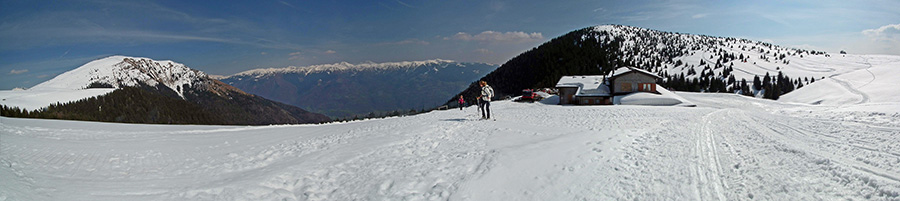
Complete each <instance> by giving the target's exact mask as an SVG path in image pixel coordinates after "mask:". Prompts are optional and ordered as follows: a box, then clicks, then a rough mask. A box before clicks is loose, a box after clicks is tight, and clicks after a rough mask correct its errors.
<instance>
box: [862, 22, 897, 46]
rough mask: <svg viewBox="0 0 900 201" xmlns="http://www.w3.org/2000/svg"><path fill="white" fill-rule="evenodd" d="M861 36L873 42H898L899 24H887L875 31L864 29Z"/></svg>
mask: <svg viewBox="0 0 900 201" xmlns="http://www.w3.org/2000/svg"><path fill="white" fill-rule="evenodd" d="M862 34H863V35H866V36H867V37H869V38H871V39H874V40H887V41H893V42H900V24H889V25H884V26H881V27H878V28H877V29H866V30H863V31H862Z"/></svg>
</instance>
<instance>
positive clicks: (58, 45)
mask: <svg viewBox="0 0 900 201" xmlns="http://www.w3.org/2000/svg"><path fill="white" fill-rule="evenodd" d="M601 24H622V25H629V26H638V27H643V28H649V29H656V30H661V31H671V32H681V33H691V34H704V35H712V36H726V37H738V38H748V39H753V40H762V41H766V42H771V43H774V44H777V45H782V46H788V47H799V48H805V49H815V50H819V51H827V52H837V51H840V50H847V51H848V52H850V53H858V54H892V55H900V1H895V0H887V1H690V0H677V1H642V0H637V1H583V0H572V1H542V0H536V1H500V0H478V1H446V0H366V1H307V0H302V1H301V0H260V1H206V0H198V1H181V0H175V1H120V0H92V1H10V0H0V78H2V79H0V89H12V88H14V87H31V86H33V85H36V84H38V83H40V82H43V81H46V80H49V79H51V78H53V77H54V76H56V75H58V74H60V73H63V72H65V71H68V70H71V69H74V68H76V67H78V66H80V65H83V64H84V63H87V62H89V61H91V60H94V59H98V58H102V57H106V56H110V55H127V56H140V57H149V58H153V59H159V60H174V61H176V62H180V63H184V64H186V65H187V66H188V67H191V68H194V69H198V70H202V71H204V72H207V73H209V74H218V75H229V74H233V73H237V72H240V71H244V70H249V69H253V68H269V67H286V66H306V65H313V64H324V63H336V62H342V61H346V62H351V63H359V62H367V61H372V62H389V61H409V60H426V59H436V58H440V59H451V60H457V61H467V62H488V63H496V64H502V63H503V62H505V61H507V60H509V59H510V58H512V57H514V56H515V55H518V54H519V53H521V52H523V51H526V50H528V49H531V48H533V47H536V46H537V45H540V44H541V43H543V42H546V41H548V40H550V39H552V38H554V37H557V36H560V35H562V34H565V33H568V32H570V31H572V30H575V29H580V28H584V27H588V26H594V25H601Z"/></svg>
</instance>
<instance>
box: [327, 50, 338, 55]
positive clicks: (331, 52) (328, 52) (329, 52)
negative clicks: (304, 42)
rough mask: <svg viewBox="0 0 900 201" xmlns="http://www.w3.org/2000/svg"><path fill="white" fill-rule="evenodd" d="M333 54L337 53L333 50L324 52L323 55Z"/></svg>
mask: <svg viewBox="0 0 900 201" xmlns="http://www.w3.org/2000/svg"><path fill="white" fill-rule="evenodd" d="M334 53H337V52H336V51H334V50H327V51H325V54H334Z"/></svg>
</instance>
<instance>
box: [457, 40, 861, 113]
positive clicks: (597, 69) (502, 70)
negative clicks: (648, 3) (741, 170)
mask: <svg viewBox="0 0 900 201" xmlns="http://www.w3.org/2000/svg"><path fill="white" fill-rule="evenodd" d="M827 57H830V55H828V54H826V53H824V52H819V51H809V50H801V49H795V48H785V47H780V46H776V45H772V44H769V43H765V42H759V41H751V40H747V39H736V38H728V37H713V36H705V35H692V34H682V33H672V32H662V31H656V30H649V29H644V28H638V27H630V26H623V25H601V26H595V27H587V28H583V29H579V30H575V31H572V32H569V33H567V34H565V35H562V36H559V37H557V38H554V39H552V40H550V41H548V42H546V43H544V44H541V45H540V46H538V47H536V48H533V49H531V50H528V51H525V52H524V53H522V54H519V55H518V56H516V57H514V58H512V59H510V60H509V61H507V62H506V63H504V64H503V65H501V66H500V67H499V68H497V70H495V71H493V72H491V73H489V74H488V75H486V76H485V77H483V78H481V79H480V80H485V81H487V82H488V83H489V84H490V85H492V86H493V88H494V90H495V92H496V94H497V95H496V96H495V97H496V98H504V97H508V96H517V95H519V94H520V93H521V90H522V89H528V88H547V87H554V86H555V85H556V82H557V81H559V78H560V77H561V76H565V75H608V74H610V73H611V72H612V71H613V70H614V69H616V68H619V67H625V66H633V67H637V68H640V69H644V70H647V71H650V72H653V73H656V74H658V75H660V76H661V77H663V78H664V79H663V80H661V82H660V83H658V84H660V85H661V86H663V87H666V88H669V89H673V90H679V91H692V92H728V93H738V94H743V95H748V96H756V97H763V98H768V99H778V97H779V96H780V95H781V94H785V93H788V92H790V91H792V90H794V89H796V88H799V87H802V86H804V85H808V84H809V83H811V82H814V81H815V80H816V79H822V78H824V77H825V76H830V75H834V74H835V73H839V72H835V71H834V70H833V69H816V68H817V67H815V66H814V65H809V64H810V63H811V62H813V61H811V60H809V59H810V58H819V59H821V58H827ZM795 61H796V62H795ZM829 70H830V71H829ZM848 70H849V69H848ZM791 76H795V77H791ZM753 80H759V81H758V82H755V84H754V82H753ZM479 90H480V89H479V87H478V85H477V84H476V83H475V82H472V83H471V84H470V85H469V88H467V89H466V90H464V91H462V92H460V93H459V94H457V95H454V96H451V99H450V100H449V101H447V102H446V104H447V105H455V103H454V102H455V100H456V99H455V98H456V97H458V96H459V95H463V96H464V97H465V98H466V99H467V101H473V100H474V99H475V97H477V96H478V93H479Z"/></svg>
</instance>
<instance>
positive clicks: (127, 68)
mask: <svg viewBox="0 0 900 201" xmlns="http://www.w3.org/2000/svg"><path fill="white" fill-rule="evenodd" d="M204 78H207V75H206V74H205V73H203V72H200V71H198V70H194V69H191V68H188V67H187V66H185V65H184V64H180V63H177V62H174V61H169V60H161V61H155V60H153V59H150V58H143V57H128V56H110V57H106V58H102V59H98V60H94V61H91V62H89V63H87V64H84V65H82V66H81V67H78V68H76V69H73V70H71V71H68V72H65V73H63V74H60V75H58V76H56V77H55V78H53V79H51V80H49V81H46V82H43V83H41V84H38V85H36V86H34V87H32V89H45V88H56V89H85V88H89V87H91V85H95V86H98V85H99V86H107V87H113V88H120V87H123V86H137V85H139V84H145V85H149V86H156V85H157V84H162V85H164V86H166V87H168V88H169V89H172V91H175V92H176V93H178V96H180V97H182V98H183V97H184V90H185V88H187V87H191V86H193V85H195V84H197V83H200V82H201V81H202V79H204Z"/></svg>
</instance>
